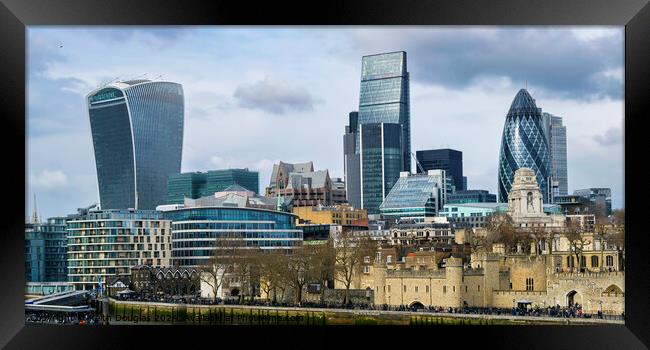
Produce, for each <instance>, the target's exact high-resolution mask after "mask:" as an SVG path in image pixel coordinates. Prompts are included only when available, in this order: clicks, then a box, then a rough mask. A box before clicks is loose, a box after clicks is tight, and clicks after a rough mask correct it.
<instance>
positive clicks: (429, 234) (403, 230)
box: [390, 217, 454, 246]
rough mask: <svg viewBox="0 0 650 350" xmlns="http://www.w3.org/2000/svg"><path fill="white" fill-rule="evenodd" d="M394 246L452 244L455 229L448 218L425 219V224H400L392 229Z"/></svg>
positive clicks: (414, 222) (413, 222)
mask: <svg viewBox="0 0 650 350" xmlns="http://www.w3.org/2000/svg"><path fill="white" fill-rule="evenodd" d="M390 233H391V243H392V244H393V245H415V246H419V245H423V244H432V243H444V244H447V245H448V244H451V243H452V242H453V241H454V228H453V226H452V224H451V222H450V221H449V220H447V218H446V217H431V218H425V220H424V221H423V222H416V221H412V222H400V223H398V224H395V225H393V226H392V227H391V228H390Z"/></svg>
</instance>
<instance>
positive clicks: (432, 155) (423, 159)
mask: <svg viewBox="0 0 650 350" xmlns="http://www.w3.org/2000/svg"><path fill="white" fill-rule="evenodd" d="M415 158H416V159H417V160H418V162H419V163H420V165H421V166H422V169H420V167H417V172H418V173H422V172H423V171H424V172H426V171H429V170H437V169H442V170H444V171H445V172H446V173H447V176H449V177H450V178H451V179H452V182H453V186H454V190H455V191H463V190H466V189H467V187H465V182H466V178H465V176H463V152H461V151H457V150H453V149H449V148H445V149H432V150H425V151H417V152H415Z"/></svg>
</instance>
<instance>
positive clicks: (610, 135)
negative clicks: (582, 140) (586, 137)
mask: <svg viewBox="0 0 650 350" xmlns="http://www.w3.org/2000/svg"><path fill="white" fill-rule="evenodd" d="M594 140H595V141H596V142H598V144H599V145H601V146H605V147H607V146H612V145H616V144H620V143H621V141H622V140H623V133H622V132H621V129H619V128H610V129H608V130H607V131H605V133H604V134H602V135H596V136H594Z"/></svg>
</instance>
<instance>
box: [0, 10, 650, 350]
mask: <svg viewBox="0 0 650 350" xmlns="http://www.w3.org/2000/svg"><path fill="white" fill-rule="evenodd" d="M136 24H137V25H181V24H182V25H233V24H240V25H279V24H284V25H306V24H319V25H323V24H331V25H353V24H359V25H624V26H625V125H624V129H625V138H624V139H625V147H624V155H622V156H623V157H624V159H627V160H630V161H628V162H626V163H625V167H626V171H625V189H626V190H625V191H626V196H625V208H626V211H627V217H626V219H627V222H626V228H627V231H628V232H627V235H626V238H627V241H626V288H625V289H626V297H625V303H626V306H625V314H626V320H625V326H570V327H563V326H527V327H516V326H515V327H505V326H501V327H495V326H480V327H479V326H474V327H467V326H456V327H427V328H422V327H403V328H391V329H389V330H387V329H386V328H384V327H325V328H322V327H311V328H295V327H268V328H254V327H244V326H238V327H230V328H206V327H182V326H135V327H128V326H126V327H125V326H109V327H57V326H25V324H24V293H25V289H24V288H25V287H24V286H25V284H24V217H25V215H24V212H25V210H26V208H25V192H24V190H23V188H24V187H23V186H26V182H22V179H21V175H25V159H24V155H25V154H26V153H25V152H24V151H25V148H21V145H23V147H26V142H25V124H26V123H25V116H26V114H25V108H26V103H25V97H26V93H25V91H26V90H25V87H26V81H25V68H26V62H25V54H26V52H25V48H26V45H25V38H26V26H30V25H136ZM0 43H1V45H0V48H1V49H0V58H1V59H0V62H1V64H0V69H1V70H2V75H1V76H2V78H1V79H0V101H1V103H0V106H2V107H0V108H1V113H0V116H2V118H3V128H2V130H3V137H2V138H1V139H0V140H1V141H0V142H1V143H2V148H1V149H2V150H3V151H4V152H3V159H4V163H5V171H4V172H3V173H4V177H5V180H4V181H3V186H2V187H3V189H4V190H5V192H7V190H8V192H9V193H8V194H7V195H5V196H4V202H5V204H8V205H6V206H3V207H4V210H3V211H2V213H3V214H4V215H3V216H2V218H3V220H2V222H3V232H2V233H0V250H1V253H0V265H1V266H2V268H1V269H0V271H2V280H1V282H0V286H2V287H1V288H2V289H1V290H2V298H0V310H2V317H0V344H3V345H6V346H7V348H17V349H24V348H36V347H47V348H64V347H65V348H67V349H71V348H121V349H124V348H135V347H139V346H147V348H153V347H158V346H165V347H168V346H170V345H171V344H172V341H180V342H181V344H179V345H178V346H183V347H199V346H201V347H203V346H211V347H214V346H226V343H232V342H234V344H232V345H228V346H243V347H245V348H253V347H267V346H270V345H276V346H281V347H285V346H286V347H303V346H308V347H312V346H329V347H337V346H345V345H347V346H349V345H351V344H350V341H353V342H359V343H360V344H359V345H358V346H363V347H369V346H373V347H376V346H380V347H381V348H385V347H388V346H400V347H410V346H414V344H413V343H414V342H418V343H420V342H422V343H423V345H424V346H444V345H442V342H448V344H447V346H461V347H465V346H466V345H468V344H469V343H474V344H472V345H473V346H482V347H484V346H488V347H493V346H494V347H516V348H528V349H531V348H546V349H548V348H552V349H561V348H571V349H577V348H590V349H598V348H620V349H642V348H647V347H648V345H649V344H650V335H649V334H648V333H649V332H648V329H650V327H649V326H648V325H649V324H650V317H649V315H650V308H649V307H648V298H649V297H650V278H649V275H648V271H650V264H649V263H648V260H649V259H648V258H647V256H645V255H646V254H645V251H646V249H647V247H648V245H647V244H646V243H647V238H646V237H647V236H646V234H645V232H644V231H643V227H642V223H643V221H642V220H643V219H642V218H643V216H644V214H643V210H644V206H643V204H644V203H642V201H643V199H645V197H646V196H647V194H646V191H643V190H644V189H646V188H647V186H644V184H645V182H643V180H642V178H644V177H645V176H643V175H645V172H644V171H643V164H644V163H647V161H646V160H645V157H644V154H643V153H645V152H644V151H645V150H647V149H648V147H647V146H644V141H645V135H644V131H645V128H644V126H645V124H644V123H646V120H647V118H648V113H647V111H648V108H647V107H648V101H649V100H650V98H649V97H650V96H649V95H650V84H649V83H648V80H649V79H648V77H650V69H649V68H648V67H649V66H650V64H649V62H650V5H648V1H647V0H625V1H608V0H579V1H578V0H574V1H553V2H550V1H542V0H528V1H524V0H507V1H506V0H499V1H496V0H492V1H471V0H448V1H444V2H442V1H437V2H433V1H424V0H418V1H413V0H410V1H404V0H403V1H385V0H374V1H371V0H363V1H361V0H358V1H354V2H351V1H349V2H344V1H327V2H322V3H317V4H316V3H311V2H306V1H304V2H301V3H289V2H287V3H278V2H274V1H267V2H261V3H259V4H253V3H250V2H245V1H239V2H234V1H233V2H229V3H225V2H222V1H211V2H207V1H206V2H199V1H178V0H175V1H170V0H158V1H134V0H130V1H129V0H102V1H89V0H71V1H57V2H55V1H47V0H2V4H1V5H0ZM567 59H570V58H567ZM21 150H22V151H23V152H21ZM635 155H638V156H637V157H635ZM630 189H631V190H630ZM348 337H349V338H348ZM238 343H239V345H238ZM389 343H394V345H388V344H389Z"/></svg>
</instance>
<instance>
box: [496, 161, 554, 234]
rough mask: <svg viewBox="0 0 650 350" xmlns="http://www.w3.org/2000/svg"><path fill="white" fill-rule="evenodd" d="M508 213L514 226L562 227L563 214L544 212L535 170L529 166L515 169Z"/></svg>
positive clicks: (509, 195)
mask: <svg viewBox="0 0 650 350" xmlns="http://www.w3.org/2000/svg"><path fill="white" fill-rule="evenodd" d="M508 214H509V215H510V217H511V218H512V221H513V224H514V225H515V227H524V228H526V227H541V228H544V229H552V228H562V227H564V225H565V219H564V216H563V215H562V214H560V213H557V214H555V215H547V214H546V213H545V212H544V203H543V195H542V191H541V190H540V187H539V185H538V184H537V178H536V176H535V172H534V171H533V170H532V169H529V168H519V169H517V170H516V171H515V174H514V181H513V184H512V188H511V190H510V193H509V194H508Z"/></svg>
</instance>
